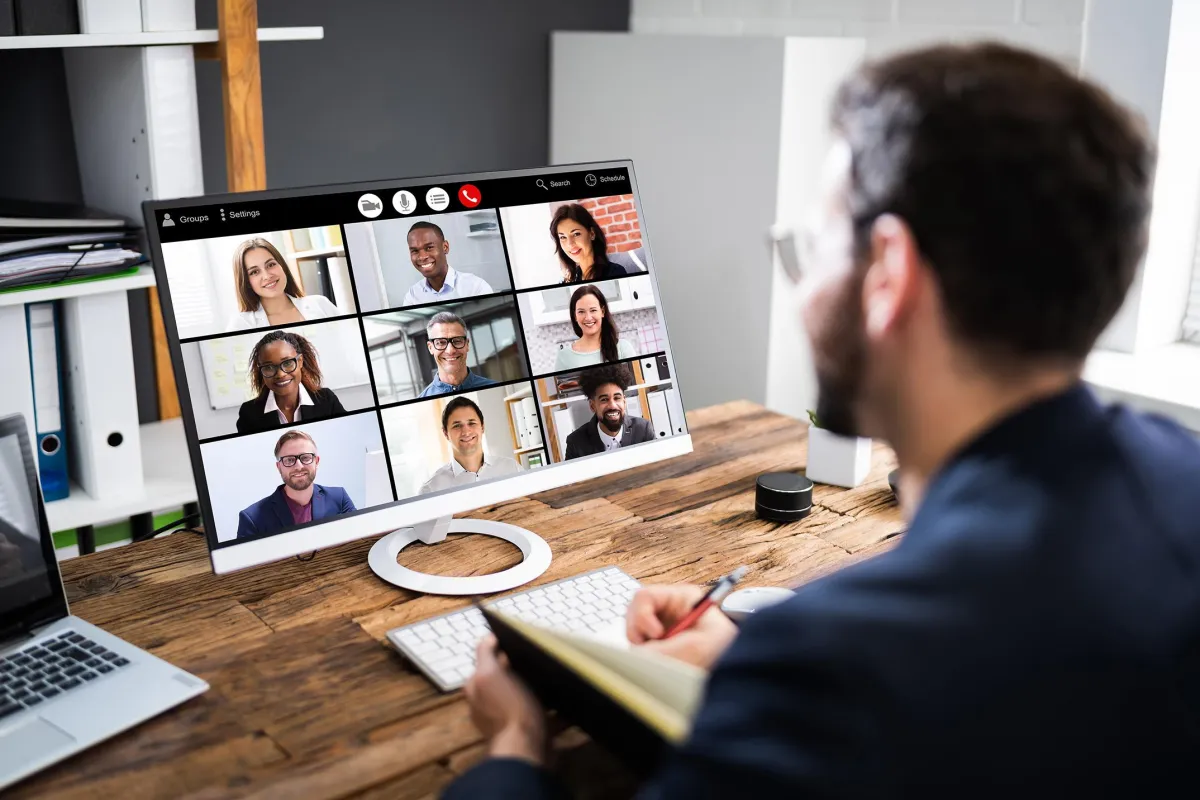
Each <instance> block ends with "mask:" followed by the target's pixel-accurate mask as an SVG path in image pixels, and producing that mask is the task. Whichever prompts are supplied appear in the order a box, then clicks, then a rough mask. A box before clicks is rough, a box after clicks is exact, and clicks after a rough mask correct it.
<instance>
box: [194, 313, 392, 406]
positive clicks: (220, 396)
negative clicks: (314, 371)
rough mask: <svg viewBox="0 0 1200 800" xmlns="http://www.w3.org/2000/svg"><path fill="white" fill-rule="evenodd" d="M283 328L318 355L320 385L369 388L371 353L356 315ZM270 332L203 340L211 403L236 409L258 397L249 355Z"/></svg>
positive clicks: (201, 354)
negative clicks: (352, 317)
mask: <svg viewBox="0 0 1200 800" xmlns="http://www.w3.org/2000/svg"><path fill="white" fill-rule="evenodd" d="M283 330H284V331H286V332H288V333H294V334H297V335H299V336H302V337H304V338H305V339H307V340H308V342H309V343H311V345H312V347H313V349H314V350H315V351H316V353H317V355H318V356H319V358H320V368H321V373H322V378H323V379H322V381H321V384H322V386H324V387H326V388H329V389H333V390H334V391H335V392H336V391H337V390H338V389H359V388H360V387H361V388H363V389H366V390H367V391H370V384H371V380H370V377H369V375H368V373H367V358H366V354H365V353H364V351H363V344H362V337H361V333H360V332H359V327H358V322H357V320H352V319H351V320H338V321H335V322H321V323H315V324H308V325H296V326H294V327H289V328H284V329H283ZM270 333H272V332H271V331H259V332H257V333H246V334H241V335H237V336H224V337H221V338H220V339H207V340H205V341H202V342H200V343H199V344H200V359H201V361H202V363H203V364H204V382H205V385H206V387H207V389H208V401H209V404H210V405H211V407H212V408H214V409H222V408H235V407H237V406H240V405H241V404H242V403H244V402H246V401H247V400H251V399H253V398H254V397H255V394H256V393H255V391H254V388H253V386H252V385H251V383H250V377H249V362H250V354H251V353H253V352H254V346H255V345H256V344H257V343H258V342H259V340H260V339H262V338H263V337H264V336H267V335H269V334H270ZM343 404H345V403H344V401H343ZM356 405H357V404H356ZM347 408H349V406H347Z"/></svg>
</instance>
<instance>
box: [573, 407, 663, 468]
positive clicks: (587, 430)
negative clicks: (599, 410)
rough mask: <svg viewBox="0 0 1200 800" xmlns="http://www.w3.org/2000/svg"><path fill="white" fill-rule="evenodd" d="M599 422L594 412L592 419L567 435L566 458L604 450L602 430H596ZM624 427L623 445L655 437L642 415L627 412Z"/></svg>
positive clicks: (652, 429) (588, 454)
mask: <svg viewBox="0 0 1200 800" xmlns="http://www.w3.org/2000/svg"><path fill="white" fill-rule="evenodd" d="M598 424H599V420H597V419H596V415H595V414H593V415H592V418H591V419H590V420H588V421H587V422H585V423H584V424H583V425H581V426H580V427H578V428H576V429H575V430H574V431H572V432H571V433H570V434H568V435H567V455H566V458H579V457H580V456H590V455H595V454H596V453H603V452H604V442H602V441H600V431H598V430H596V426H597V425H598ZM622 427H623V428H624V432H623V433H622V434H621V447H629V445H631V444H641V443H642V442H648V441H650V440H651V439H653V438H654V428H653V427H652V426H651V425H650V422H649V421H648V420H644V419H642V418H641V417H632V416H630V415H628V414H626V415H625V424H624V425H623V426H622Z"/></svg>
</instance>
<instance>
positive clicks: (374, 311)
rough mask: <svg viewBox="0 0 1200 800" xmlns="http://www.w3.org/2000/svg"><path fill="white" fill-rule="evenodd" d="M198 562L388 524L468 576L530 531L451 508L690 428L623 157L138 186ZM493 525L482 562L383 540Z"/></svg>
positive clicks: (467, 586)
mask: <svg viewBox="0 0 1200 800" xmlns="http://www.w3.org/2000/svg"><path fill="white" fill-rule="evenodd" d="M144 211H145V219H146V229H147V233H148V238H149V243H150V249H151V255H152V258H153V261H154V266H155V270H156V274H157V280H158V288H159V296H160V301H161V304H162V309H163V319H164V323H165V326H166V332H167V339H168V342H169V344H170V348H171V354H172V361H173V364H174V370H175V380H176V383H177V385H178V390H179V399H180V405H181V407H182V413H183V423H184V429H185V431H186V433H187V441H188V449H189V452H190V455H191V459H192V469H193V472H194V475H195V478H196V485H197V490H198V494H199V506H200V509H201V514H202V517H203V523H204V530H205V534H206V536H207V539H208V546H209V551H210V555H211V558H212V565H213V569H214V570H215V571H216V572H217V573H225V572H229V571H232V570H237V569H241V568H244V567H249V566H252V565H257V564H263V563H266V562H270V561H273V560H276V559H281V558H285V557H287V556H291V555H296V554H301V553H306V552H311V551H314V550H317V549H320V548H323V547H329V546H332V545H336V544H340V543H343V542H348V541H351V540H353V539H358V538H361V537H365V536H371V535H378V534H380V533H384V532H388V531H393V533H391V534H389V535H388V536H385V537H384V538H382V539H380V541H379V542H377V543H376V544H375V545H374V547H373V548H372V550H371V554H370V557H369V562H370V565H371V568H372V569H373V570H374V571H375V572H376V573H377V574H379V575H380V577H382V578H384V579H386V580H388V581H391V582H392V583H395V584H396V585H399V586H403V587H406V588H410V589H414V590H417V591H424V592H431V593H439V594H478V593H487V592H494V591H501V590H503V589H507V588H512V587H513V586H517V585H520V584H522V583H524V582H526V581H529V580H531V579H533V578H535V577H537V576H538V575H539V574H541V572H543V571H544V570H545V569H546V567H547V566H549V563H550V557H551V553H550V549H549V547H548V546H547V545H546V543H545V541H543V540H542V539H541V538H540V537H538V536H537V535H536V534H534V533H532V532H530V531H526V530H524V529H523V528H519V527H517V526H514V525H508V524H504V523H498V522H490V521H484V520H471V519H459V520H453V521H451V515H453V514H455V513H459V512H464V511H469V510H471V509H475V508H479V507H482V506H487V505H492V504H495V503H499V502H503V501H505V500H510V499H512V498H515V497H520V496H523V495H527V494H532V493H534V492H539V491H544V490H547V489H552V488H555V487H558V486H563V485H566V484H570V483H575V482H577V481H583V480H587V479H589V478H595V477H598V476H601V475H605V474H607V473H611V472H615V471H618V470H623V469H628V468H630V467H635V466H638V465H642V464H648V463H650V462H653V461H657V460H660V459H665V458H670V457H672V456H676V455H680V454H682V453H686V452H690V451H691V439H690V437H689V435H688V432H687V426H686V422H685V420H684V416H683V408H684V406H683V403H682V401H681V399H680V396H679V387H678V384H677V380H676V373H675V368H674V362H673V360H672V357H671V347H670V344H669V341H668V338H667V327H666V322H665V320H664V317H663V312H662V304H661V301H660V297H659V291H658V285H657V281H656V277H657V276H656V270H655V268H654V262H653V258H652V256H651V253H650V247H649V242H648V241H647V235H646V226H645V220H644V218H643V215H642V213H641V204H640V202H639V200H638V192H637V184H636V180H635V178H634V171H633V164H632V163H631V162H628V161H620V162H605V163H595V164H581V165H571V166H563V167H555V168H547V169H536V170H521V171H511V172H493V173H476V174H467V175H447V176H439V177H433V178H416V179H412V180H387V181H373V182H369V183H357V184H346V185H337V186H324V187H316V188H303V189H284V190H279V191H268V192H253V193H244V194H236V195H233V194H230V195H214V196H207V197H198V198H191V199H183V200H170V201H158V202H148V203H146V204H145V205H144ZM458 531H464V532H476V533H486V534H490V535H495V536H500V537H502V538H505V539H507V540H509V541H511V542H513V543H514V544H516V545H517V546H518V547H520V548H521V550H522V552H523V554H524V561H523V562H522V563H521V564H519V565H518V566H516V567H513V568H512V569H509V570H505V571H503V572H499V573H495V574H492V575H481V576H469V577H454V578H449V577H441V576H430V575H423V574H421V573H417V572H414V571H412V570H408V569H407V568H405V567H402V566H400V565H399V564H398V563H397V554H398V552H399V550H400V549H401V548H402V547H404V546H405V545H406V544H408V543H410V542H413V541H418V540H419V541H423V542H426V543H435V542H437V541H440V540H442V539H444V538H445V536H446V534H447V532H458Z"/></svg>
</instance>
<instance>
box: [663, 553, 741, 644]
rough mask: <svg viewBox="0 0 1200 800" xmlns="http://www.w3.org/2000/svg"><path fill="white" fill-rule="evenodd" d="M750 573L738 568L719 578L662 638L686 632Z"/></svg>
mask: <svg viewBox="0 0 1200 800" xmlns="http://www.w3.org/2000/svg"><path fill="white" fill-rule="evenodd" d="M749 571H750V568H749V567H738V568H737V569H735V570H734V571H733V572H731V573H729V574H728V575H726V576H725V577H723V578H721V579H720V580H719V581H717V582H716V584H715V585H714V586H713V587H712V588H711V589H709V590H708V592H707V593H705V595H704V597H701V598H700V602H698V603H696V605H695V606H694V607H693V608H692V610H691V611H689V612H688V613H687V614H685V615H684V616H683V618H682V619H680V620H679V621H678V622H676V623H675V624H674V625H672V626H671V629H670V630H669V631H667V632H666V634H665V635H664V636H663V638H664V639H670V638H671V637H672V636H674V635H675V634H677V633H680V632H682V631H685V630H687V629H688V628H690V627H692V626H693V625H695V624H696V620H698V619H700V617H701V616H703V614H704V612H705V611H708V609H709V608H710V607H711V606H712V605H713V604H714V603H720V602H721V601H722V600H724V599H725V597H726V595H728V594H729V593H730V592H732V591H733V587H734V586H735V585H736V584H737V582H738V581H740V580H741V579H742V578H744V577H745V576H746V573H747V572H749Z"/></svg>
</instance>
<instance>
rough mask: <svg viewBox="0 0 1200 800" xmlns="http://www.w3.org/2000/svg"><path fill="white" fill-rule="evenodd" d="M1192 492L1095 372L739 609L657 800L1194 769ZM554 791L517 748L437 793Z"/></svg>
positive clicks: (1097, 785) (990, 792)
mask: <svg viewBox="0 0 1200 800" xmlns="http://www.w3.org/2000/svg"><path fill="white" fill-rule="evenodd" d="M1197 487H1200V442H1197V440H1196V439H1195V438H1194V437H1193V436H1191V435H1190V434H1188V433H1187V432H1185V431H1183V430H1182V429H1180V428H1179V427H1178V426H1176V425H1174V424H1173V423H1170V422H1167V421H1165V420H1163V419H1161V418H1155V417H1147V416H1143V415H1139V414H1134V413H1131V412H1129V411H1127V410H1124V409H1106V408H1103V407H1101V406H1100V405H1099V404H1098V403H1097V402H1096V400H1095V399H1094V398H1093V396H1092V395H1091V393H1090V392H1089V391H1088V390H1087V389H1085V388H1083V387H1082V386H1080V387H1076V388H1074V389H1072V390H1070V391H1069V392H1067V393H1065V394H1062V395H1059V396H1057V397H1054V398H1051V399H1048V400H1045V401H1042V402H1040V403H1037V404H1035V405H1033V406H1031V407H1030V408H1028V409H1025V410H1024V411H1021V412H1019V413H1017V414H1015V415H1013V416H1011V417H1009V418H1008V419H1007V420H1004V421H1003V422H1001V423H1000V424H998V425H996V426H995V427H994V428H992V429H991V430H990V431H988V432H986V433H984V434H983V435H982V436H980V437H979V438H978V439H977V440H975V441H974V442H973V443H971V444H969V445H967V446H966V447H965V448H963V449H962V450H961V451H960V452H959V453H958V455H957V456H955V457H954V458H953V459H952V461H951V462H950V463H949V464H947V465H946V466H945V467H943V469H942V470H941V471H940V472H939V473H938V474H937V475H936V476H935V477H934V479H933V480H932V482H931V483H930V485H929V486H928V488H927V491H926V493H925V497H924V500H923V502H922V504H921V507H920V509H919V511H918V512H917V513H916V516H915V518H914V519H913V520H912V522H911V525H910V526H909V530H908V533H907V534H906V535H905V536H904V538H903V539H902V540H901V541H900V543H899V545H897V546H896V547H895V548H894V549H892V550H890V551H888V552H887V553H884V554H882V555H879V556H876V557H875V558H873V559H870V560H867V561H863V562H860V563H858V564H856V565H853V566H851V567H848V568H846V569H843V570H841V571H840V572H837V573H834V574H832V575H830V576H828V577H825V578H823V579H819V580H817V581H814V582H812V583H809V584H807V585H805V586H803V587H801V588H800V589H799V591H798V592H797V594H796V595H795V596H794V597H793V598H791V599H790V600H788V601H786V602H784V603H782V604H780V605H778V606H775V607H773V608H770V609H767V610H766V611H763V612H762V613H761V614H759V615H757V616H755V617H753V618H751V619H750V621H749V622H747V623H746V624H745V627H744V628H743V630H742V631H741V633H740V635H739V636H738V638H737V640H736V641H735V642H734V643H733V645H732V646H731V647H730V649H729V650H728V651H727V652H726V653H725V655H724V656H723V657H722V658H721V659H720V661H719V662H718V663H717V665H716V668H715V669H714V671H713V673H712V676H711V678H710V679H709V682H708V685H707V687H706V689H705V697H704V701H703V705H702V707H701V709H700V711H699V714H698V715H697V717H696V719H695V723H694V726H693V728H692V732H691V737H690V739H689V741H688V742H687V743H686V744H685V745H684V746H683V747H682V748H681V749H680V751H679V752H678V753H676V754H674V755H673V756H672V757H671V758H669V759H668V760H667V762H666V763H665V764H664V765H663V768H662V769H661V771H660V772H659V774H658V775H657V776H656V778H655V780H654V782H653V784H652V785H651V786H650V787H647V791H646V793H645V795H644V796H645V797H650V798H693V797H721V798H729V797H745V796H747V795H748V794H753V795H754V796H756V797H839V798H846V797H855V798H858V797H862V798H877V797H953V798H964V797H970V798H980V797H988V798H990V797H1050V796H1056V797H1158V796H1169V795H1172V794H1177V793H1178V792H1179V791H1180V790H1179V789H1177V788H1175V787H1179V786H1188V785H1191V786H1194V785H1195V765H1196V754H1197V753H1200V491H1197ZM729 566H730V567H732V566H733V562H731V563H730V564H729ZM558 791H559V790H558V788H557V785H556V782H555V781H554V780H553V779H552V777H551V776H550V775H549V773H547V772H544V771H541V770H537V769H535V768H534V767H532V766H531V765H529V764H528V763H527V762H523V761H516V760H511V759H509V760H505V759H501V760H489V761H485V762H483V763H482V764H480V765H479V766H477V767H475V768H474V769H472V770H471V771H469V772H467V773H466V774H465V775H463V776H462V777H461V778H459V779H458V781H456V782H455V784H454V785H453V786H452V787H451V788H450V790H449V791H448V792H447V793H445V794H444V795H443V797H445V798H447V799H448V800H460V798H468V797H469V798H472V800H486V798H493V797H497V798H498V797H521V798H546V797H552V796H555V794H556V793H557V792H558Z"/></svg>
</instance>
